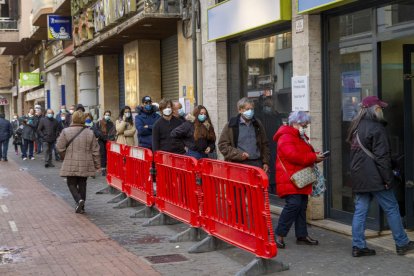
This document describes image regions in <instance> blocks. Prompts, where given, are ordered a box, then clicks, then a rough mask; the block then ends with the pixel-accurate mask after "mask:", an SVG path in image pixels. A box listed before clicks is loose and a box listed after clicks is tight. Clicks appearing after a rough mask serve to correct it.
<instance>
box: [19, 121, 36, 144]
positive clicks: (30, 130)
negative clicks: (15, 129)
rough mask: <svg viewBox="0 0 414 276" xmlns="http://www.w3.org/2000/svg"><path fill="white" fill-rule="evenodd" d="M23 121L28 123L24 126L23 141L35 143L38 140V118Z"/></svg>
mask: <svg viewBox="0 0 414 276" xmlns="http://www.w3.org/2000/svg"><path fill="white" fill-rule="evenodd" d="M23 120H24V121H25V122H26V124H25V125H24V126H23V135H22V137H23V139H25V140H29V141H35V140H36V131H37V126H38V124H39V120H38V118H37V117H36V116H33V117H28V116H27V117H24V118H23Z"/></svg>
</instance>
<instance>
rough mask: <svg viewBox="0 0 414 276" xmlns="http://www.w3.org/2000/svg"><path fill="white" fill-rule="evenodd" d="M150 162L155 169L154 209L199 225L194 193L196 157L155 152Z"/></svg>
mask: <svg viewBox="0 0 414 276" xmlns="http://www.w3.org/2000/svg"><path fill="white" fill-rule="evenodd" d="M154 162H155V168H156V172H157V179H156V182H157V196H156V199H155V202H156V206H157V208H158V209H159V210H160V212H161V213H165V214H167V215H169V216H171V217H173V218H175V219H177V220H179V221H182V222H185V223H188V224H191V225H192V226H193V227H199V226H200V213H199V200H198V196H199V194H200V191H201V188H200V187H199V186H197V184H196V172H197V160H196V159H195V158H193V157H189V156H185V155H178V154H172V153H167V152H162V151H157V152H155V156H154Z"/></svg>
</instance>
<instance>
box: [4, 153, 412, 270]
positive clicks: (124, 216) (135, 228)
mask: <svg viewBox="0 0 414 276" xmlns="http://www.w3.org/2000/svg"><path fill="white" fill-rule="evenodd" d="M42 157H43V156H37V157H36V158H37V160H35V161H22V160H21V159H20V158H17V157H16V156H12V155H9V160H10V159H13V160H14V161H15V163H16V165H14V164H7V163H3V162H1V163H0V175H1V176H2V177H1V179H0V231H1V232H0V254H1V246H8V247H17V248H18V247H22V248H23V251H22V252H21V253H20V256H21V259H17V260H16V262H15V263H14V264H10V265H1V264H0V275H3V274H5V273H6V272H7V273H9V274H12V275H15V274H18V275H22V274H24V275H26V274H30V273H27V272H33V273H34V274H36V275H38V274H39V273H35V271H37V270H39V271H40V269H43V268H46V269H48V270H47V272H46V273H45V274H49V275H64V274H63V273H61V270H63V271H65V270H64V269H66V270H68V269H72V271H73V274H75V273H77V274H79V275H85V274H87V272H86V273H84V272H78V270H77V269H78V267H77V265H76V261H77V260H83V259H86V258H91V257H93V258H96V261H91V260H90V259H88V260H89V261H88V262H89V263H90V266H89V268H90V270H89V271H90V272H91V274H92V273H93V274H94V275H102V274H105V273H107V274H111V275H131V274H130V273H123V272H121V271H119V272H111V270H109V269H110V268H109V267H111V268H118V266H117V260H118V259H117V258H115V256H118V255H120V253H116V252H121V251H122V252H123V253H122V254H129V253H127V252H125V250H123V249H122V248H124V249H126V250H128V251H129V252H131V253H132V254H129V255H128V256H129V259H133V260H136V262H137V264H141V263H140V262H139V261H140V260H144V259H145V258H146V257H152V256H161V257H162V256H164V255H170V254H176V255H179V256H180V257H184V258H185V260H182V261H177V260H176V261H175V262H174V261H171V260H169V261H168V260H167V261H166V262H164V263H152V264H151V267H152V268H153V269H154V270H155V271H156V272H158V273H160V274H161V275H168V276H170V275H186V276H187V275H197V276H198V275H215V276H220V275H234V274H235V273H237V272H238V271H239V270H241V269H242V268H243V266H245V265H246V264H247V263H249V262H250V261H251V260H252V259H253V258H254V256H253V255H252V254H249V253H246V252H245V251H242V250H240V249H238V248H230V249H226V250H219V251H215V252H209V253H202V254H188V253H187V252H188V249H189V248H190V247H191V246H193V245H194V242H181V243H170V242H169V241H168V238H169V237H171V236H173V235H175V234H177V233H178V232H179V231H182V230H184V229H186V226H185V225H184V224H177V225H171V226H153V227H142V223H144V222H145V221H146V220H147V219H144V218H130V215H132V214H134V213H135V212H136V211H137V210H139V209H140V207H134V208H130V207H129V208H124V209H114V208H113V207H114V204H108V203H107V201H108V200H110V199H111V198H113V197H114V195H96V194H95V193H94V192H95V191H97V190H99V189H101V188H103V187H105V186H106V182H105V179H104V178H103V177H101V176H98V177H96V179H88V191H87V200H86V212H87V213H86V214H85V215H76V214H74V202H73V199H72V197H71V195H70V193H69V191H68V188H67V186H66V183H65V181H64V179H63V178H61V177H59V175H58V173H59V167H60V164H61V163H56V168H51V169H45V168H44V163H43V162H44V161H43V160H42ZM10 177H11V178H16V179H19V182H18V183H17V184H13V183H11V181H10V180H9V178H10ZM21 181H24V185H23V184H22V183H20V182H21ZM29 182H30V183H29ZM32 182H33V183H32ZM19 183H20V184H19ZM14 186H15V187H14ZM29 187H32V189H34V191H33V192H32V193H33V195H30V196H31V197H32V198H33V199H31V201H30V204H29V202H26V203H24V202H23V201H22V202H18V200H19V193H20V192H21V191H23V192H24V193H26V192H27V190H28V189H29ZM44 187H45V188H44ZM2 188H7V189H8V190H9V191H10V192H12V193H13V194H12V195H9V196H2V192H1V190H2ZM27 193H28V192H27ZM34 197H36V198H34ZM43 198H44V199H43ZM45 199H46V201H45ZM61 199H63V201H65V202H66V203H64V202H63V201H62V200H61ZM35 201H41V202H42V203H41V204H40V203H39V204H38V203H36V202H35ZM52 202H53V204H54V202H59V204H58V205H57V206H58V207H56V208H54V207H53V206H52V205H53V204H52ZM3 204H6V205H10V206H12V207H11V208H10V210H9V213H4V212H3V211H2V209H1V205H3ZM20 205H21V206H20ZM32 205H33V207H32ZM37 205H39V206H40V207H41V208H43V209H40V210H39V209H35V207H36V206H37ZM13 206H15V207H13ZM16 206H17V207H16ZM13 208H16V209H13ZM36 208H38V207H36ZM12 214H13V215H14V216H16V217H18V216H21V217H24V218H27V219H26V220H23V221H20V220H17V219H16V218H15V217H12ZM51 214H53V216H54V217H55V222H54V223H58V224H59V223H63V224H64V225H65V227H64V228H65V229H63V230H57V229H56V227H55V226H54V223H51V222H49V221H47V219H48V218H47V216H50V215H51ZM69 218H70V219H69ZM10 220H14V221H15V222H16V226H17V228H18V230H19V232H17V233H14V232H12V230H11V228H10V225H9V224H8V221H10ZM32 220H36V222H34V223H33V225H31V224H30V223H29V222H31V221H32ZM73 222H77V224H76V225H77V226H79V225H80V226H79V227H85V225H91V226H88V227H87V228H88V229H89V228H90V227H93V225H92V224H94V225H96V226H97V227H98V228H99V229H100V230H102V231H103V233H105V234H103V233H102V232H99V230H97V231H98V232H99V233H100V235H96V234H95V232H94V231H89V232H88V231H85V232H81V231H80V230H79V228H75V224H74V223H73ZM25 223H26V226H25ZM42 223H46V225H47V227H46V229H43V228H42V227H43V226H42ZM276 223H277V217H274V218H273V225H274V226H275V225H276ZM27 224H28V225H27ZM30 228H32V229H30ZM40 229H42V230H40ZM91 229H92V228H91ZM95 229H96V228H95ZM23 230H24V231H25V233H26V234H25V235H24V236H26V238H25V237H24V236H23V235H22V233H23V232H24V231H23ZM68 230H70V231H68ZM293 230H294V229H292V231H290V233H289V236H288V237H287V239H286V242H287V248H286V249H284V250H280V251H279V252H278V256H277V259H278V260H279V261H282V262H284V263H286V264H289V265H290V270H289V271H285V272H282V273H280V274H276V273H274V275H283V276H285V275H295V276H296V275H414V262H413V257H414V254H410V255H407V256H397V255H396V254H395V249H394V248H393V246H392V242H389V241H388V242H387V241H385V240H384V239H388V240H389V237H380V238H378V239H373V240H370V242H371V241H372V247H373V248H375V249H376V250H377V256H372V257H365V258H353V257H352V256H351V239H350V237H349V236H345V235H342V234H338V233H334V232H331V231H327V230H324V229H320V228H318V227H309V233H310V235H311V236H312V237H314V238H316V239H318V240H319V241H320V245H319V246H316V247H308V246H300V245H296V244H295V236H294V231H293ZM61 231H62V232H63V233H64V235H63V236H65V235H69V234H70V238H66V239H64V240H62V241H64V242H61V238H59V237H58V234H60V233H61ZM31 232H36V233H37V235H34V234H32V233H31ZM49 232H52V233H53V235H52V234H48V233H49ZM72 234H73V236H72ZM3 235H5V236H7V239H5V238H3ZM32 235H34V236H32ZM20 237H22V238H20ZM31 237H33V239H35V242H36V246H35V245H34V241H30V239H32V238H31ZM25 239H27V241H26V240H25ZM3 241H5V242H3ZM114 241H115V242H114ZM26 243H28V245H26ZM101 243H103V244H107V243H108V244H110V245H108V246H106V247H105V246H103V247H104V248H106V249H107V250H106V249H102V250H101V249H99V250H96V251H93V252H91V253H93V256H89V255H92V254H91V253H90V250H87V251H82V250H81V251H82V256H81V257H78V255H79V254H77V253H78V252H79V250H78V248H80V247H81V246H84V244H87V246H90V245H93V246H95V245H97V244H99V245H101ZM120 246H121V247H122V248H121V247H120ZM53 247H55V250H56V252H57V253H56V254H57V257H56V258H59V256H61V255H65V254H66V253H67V252H69V255H70V256H73V259H74V261H72V262H70V260H66V259H64V260H60V262H61V263H62V265H60V264H61V263H58V262H57V261H56V260H53V261H52V262H51V264H52V265H48V264H47V262H46V260H47V258H48V255H49V258H50V255H53V257H54V254H50V253H47V252H48V250H49V248H53ZM67 247H70V250H69V249H67ZM32 248H34V249H32ZM37 248H41V250H39V249H37ZM388 249H389V250H388ZM53 252H54V251H53ZM108 252H110V253H108ZM40 254H43V255H44V254H46V255H45V256H46V257H43V255H42V256H41V257H39V255H40ZM36 258H37V259H36ZM54 259H55V257H54ZM75 260H76V261H75ZM122 260H124V263H128V264H129V262H130V261H125V258H122ZM42 262H43V263H42ZM95 262H96V263H98V265H95ZM146 262H147V261H145V263H146ZM148 264H150V263H148ZM65 265H66V266H65ZM52 267H53V268H54V269H60V271H59V272H60V273H59V272H57V273H54V271H53V270H52ZM102 267H104V269H103V270H104V272H105V273H101V271H102V270H98V269H100V268H101V269H102ZM145 267H146V268H147V269H148V266H145ZM11 269H14V270H11ZM29 269H30V270H29ZM36 269H37V270H36ZM133 275H149V273H147V270H145V271H144V272H142V271H141V270H138V269H134V272H133Z"/></svg>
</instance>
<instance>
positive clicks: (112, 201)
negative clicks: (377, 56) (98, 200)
mask: <svg viewBox="0 0 414 276" xmlns="http://www.w3.org/2000/svg"><path fill="white" fill-rule="evenodd" d="M126 197H127V196H126V194H125V193H120V194H119V195H117V196H116V197H114V198H112V199H111V200H109V201H108V202H107V203H118V202H120V201H121V200H124V199H125V198H126Z"/></svg>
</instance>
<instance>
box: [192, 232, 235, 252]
mask: <svg viewBox="0 0 414 276" xmlns="http://www.w3.org/2000/svg"><path fill="white" fill-rule="evenodd" d="M230 247H232V246H231V245H230V244H228V243H225V242H224V241H222V240H220V239H217V238H216V237H213V236H211V235H208V236H207V237H206V238H205V239H203V240H202V241H200V242H198V243H196V244H195V245H193V246H192V247H191V248H190V249H189V250H188V253H205V252H211V251H215V250H219V249H226V248H230Z"/></svg>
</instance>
